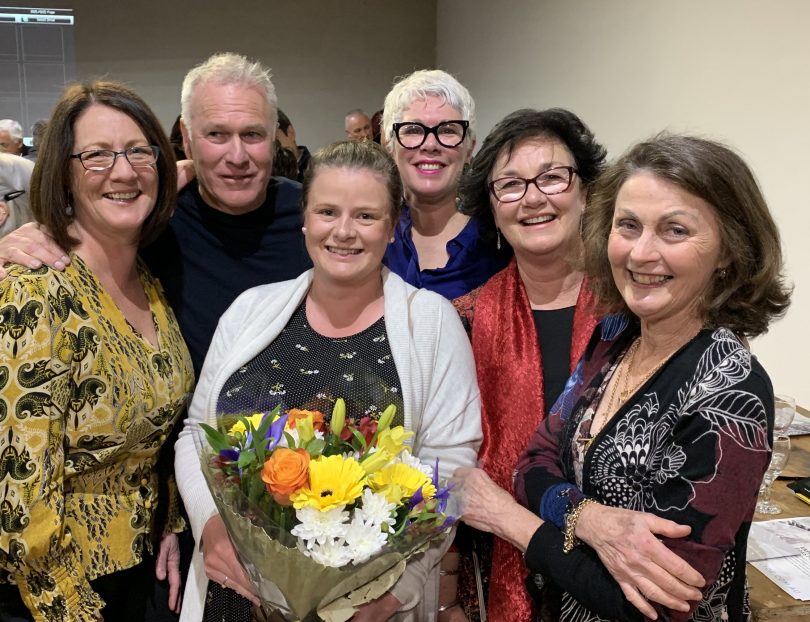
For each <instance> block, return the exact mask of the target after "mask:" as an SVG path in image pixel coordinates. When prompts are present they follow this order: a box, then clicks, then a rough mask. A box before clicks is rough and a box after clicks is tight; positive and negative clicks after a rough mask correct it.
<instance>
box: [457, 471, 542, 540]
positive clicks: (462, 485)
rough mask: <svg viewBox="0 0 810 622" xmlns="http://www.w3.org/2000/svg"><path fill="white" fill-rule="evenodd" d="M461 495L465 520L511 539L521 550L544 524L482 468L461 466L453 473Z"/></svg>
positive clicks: (471, 524)
mask: <svg viewBox="0 0 810 622" xmlns="http://www.w3.org/2000/svg"><path fill="white" fill-rule="evenodd" d="M452 482H453V484H454V485H455V487H456V490H457V491H460V493H461V520H463V521H464V522H465V523H467V524H468V525H469V526H470V527H474V528H475V529H479V530H481V531H488V532H490V533H493V534H495V535H496V536H498V537H499V538H502V539H504V540H508V541H509V542H511V543H512V544H513V545H514V546H516V547H517V548H519V549H520V550H521V551H525V550H526V547H527V546H529V541H530V540H531V539H532V535H534V532H535V531H537V528H538V527H540V525H542V524H543V521H542V520H541V519H540V518H539V517H538V516H535V515H534V514H532V513H531V512H530V511H529V510H527V509H526V508H524V507H523V506H522V505H520V504H519V503H518V502H517V501H515V498H514V497H513V496H512V495H511V494H509V493H508V492H507V491H505V490H504V489H503V488H501V487H500V486H498V484H496V483H495V482H493V481H492V479H491V478H490V477H489V475H487V474H486V473H485V472H484V471H483V470H481V469H471V468H468V467H461V468H458V469H456V471H455V473H453V479H452Z"/></svg>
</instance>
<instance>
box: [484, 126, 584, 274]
mask: <svg viewBox="0 0 810 622" xmlns="http://www.w3.org/2000/svg"><path fill="white" fill-rule="evenodd" d="M558 166H572V167H574V168H576V162H575V161H574V157H573V156H572V155H571V153H570V152H569V151H568V149H567V148H566V147H565V145H563V144H562V142H560V141H559V140H557V139H556V138H541V137H538V138H530V139H527V140H525V141H523V142H521V143H519V144H518V145H517V146H516V148H515V149H514V150H513V151H512V154H511V155H507V154H506V153H505V152H504V153H501V155H499V156H498V159H497V160H495V165H494V166H493V168H492V172H491V174H490V180H495V179H500V178H501V177H523V178H525V179H532V178H534V177H536V176H537V175H539V174H540V173H542V172H544V171H547V170H549V169H552V168H554V167H558ZM490 205H491V206H492V211H493V214H494V217H495V224H496V225H497V226H498V228H499V229H500V230H501V233H502V234H503V236H504V237H505V238H506V240H507V241H508V242H509V244H510V245H511V246H512V248H513V249H514V251H515V254H516V255H517V256H518V257H519V258H520V257H521V256H522V255H523V256H527V257H528V256H545V257H548V256H550V255H552V256H555V257H557V256H559V257H565V256H566V254H567V253H569V252H570V251H571V249H572V248H573V247H574V246H576V244H578V242H579V220H580V217H581V215H582V210H583V209H584V207H585V192H584V191H583V190H582V182H581V180H580V179H579V176H578V175H576V174H574V178H573V180H572V181H571V185H570V186H569V187H568V190H566V191H565V192H562V193H560V194H554V195H551V196H546V195H545V194H543V193H542V192H540V190H538V189H537V186H536V185H535V184H531V183H530V184H529V186H528V188H527V189H526V194H525V195H524V196H523V198H522V199H520V200H518V201H513V202H510V203H503V202H500V201H498V199H496V198H495V197H494V196H492V195H491V194H490Z"/></svg>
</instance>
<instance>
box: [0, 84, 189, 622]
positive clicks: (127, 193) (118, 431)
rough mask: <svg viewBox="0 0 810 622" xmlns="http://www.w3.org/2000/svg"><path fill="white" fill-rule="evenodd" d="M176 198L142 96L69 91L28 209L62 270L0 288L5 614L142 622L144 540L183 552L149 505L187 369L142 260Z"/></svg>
mask: <svg viewBox="0 0 810 622" xmlns="http://www.w3.org/2000/svg"><path fill="white" fill-rule="evenodd" d="M175 193H176V170H175V164H174V158H173V156H172V150H171V148H170V146H169V145H168V143H167V141H166V138H165V136H164V134H163V131H162V129H161V127H160V124H159V122H158V121H157V119H156V118H155V116H154V114H153V113H152V111H151V110H150V109H149V107H148V106H147V105H146V104H145V103H144V102H143V100H141V99H140V97H138V96H137V95H136V94H135V93H133V92H132V91H130V90H129V89H127V88H126V87H124V86H122V85H120V84H117V83H111V82H93V83H89V84H84V85H75V86H72V87H69V88H68V89H67V90H66V91H65V93H64V94H63V96H62V98H61V99H60V101H59V102H58V103H57V105H56V108H55V110H54V113H53V117H52V120H51V123H50V126H49V129H48V132H47V135H46V137H45V139H44V142H43V144H42V148H41V149H40V156H39V159H38V161H37V164H36V168H35V170H34V174H33V178H32V187H31V204H32V208H33V212H34V215H35V217H36V219H37V221H38V222H39V223H42V224H43V225H46V226H47V227H48V229H49V230H50V233H51V235H52V236H53V237H54V239H56V241H57V242H58V243H59V244H60V245H61V246H62V248H69V249H71V257H70V259H71V261H70V264H69V265H68V266H67V268H66V269H65V270H64V272H57V271H54V270H51V269H49V268H47V267H44V266H43V267H41V268H38V269H30V268H24V267H21V266H14V267H12V268H11V270H10V271H9V276H8V277H7V278H6V279H5V280H4V281H3V282H2V283H0V620H31V619H33V620H43V621H55V620H59V621H60V622H64V621H68V620H78V621H82V622H84V621H87V622H97V620H99V619H102V618H103V619H106V620H108V621H110V620H115V621H118V620H143V619H144V608H145V605H146V601H147V598H148V597H149V596H151V594H152V589H153V584H154V577H155V568H154V557H153V551H154V552H155V553H157V548H155V549H153V542H154V543H155V545H156V547H159V549H160V552H161V553H165V552H167V551H169V550H171V549H172V547H173V546H174V547H176V540H174V539H175V538H176V536H174V535H173V534H172V532H173V531H179V529H180V528H181V527H182V520H181V519H179V517H178V516H177V514H176V512H172V510H171V508H172V503H168V504H164V503H162V504H161V507H160V508H158V488H159V481H158V475H157V470H156V462H157V459H158V455H159V452H160V449H161V446H162V444H163V443H164V441H165V440H166V438H167V436H168V434H169V432H170V430H171V428H172V426H173V424H174V423H175V421H176V420H177V418H178V416H179V415H180V413H181V412H182V411H183V409H184V408H185V406H186V403H187V400H188V397H189V394H190V391H191V388H192V384H193V372H192V370H191V361H190V359H189V355H188V351H187V350H186V346H185V344H184V342H183V339H182V337H181V336H180V331H179V328H178V326H177V321H176V320H175V317H174V315H173V313H172V311H171V309H170V308H169V307H168V304H167V303H166V300H165V297H164V295H163V291H162V289H161V287H160V284H159V282H158V281H157V280H156V279H155V278H154V277H152V276H151V275H150V274H149V272H148V270H147V269H146V268H145V266H144V265H143V264H142V263H141V262H140V261H139V260H138V259H137V251H138V247H139V246H140V245H142V244H144V243H146V242H149V241H150V240H151V239H153V238H154V237H155V235H156V234H157V233H158V232H159V231H160V230H161V229H162V228H163V226H164V225H165V224H166V222H167V220H168V218H169V217H170V215H171V211H172V209H173V207H174V202H175ZM169 488H172V486H169ZM172 497H174V498H175V499H176V493H172V494H169V495H168V498H169V499H171V498H172ZM162 499H163V496H161V500H162ZM157 514H162V515H164V516H166V515H168V516H166V518H165V520H162V521H161V522H163V523H165V525H161V526H160V527H158V526H157V525H156V522H157V521H156V515H157ZM158 557H159V558H161V556H158ZM163 559H165V555H164V557H163ZM159 574H162V572H161V573H159ZM175 581H176V583H177V584H179V577H175Z"/></svg>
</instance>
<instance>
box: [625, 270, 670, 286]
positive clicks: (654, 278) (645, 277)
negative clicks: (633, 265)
mask: <svg viewBox="0 0 810 622" xmlns="http://www.w3.org/2000/svg"><path fill="white" fill-rule="evenodd" d="M631 274H632V275H633V280H634V281H635V282H636V283H641V284H642V285H657V284H658V283H663V282H664V281H667V280H669V278H670V277H668V276H666V275H657V274H638V273H637V272H631Z"/></svg>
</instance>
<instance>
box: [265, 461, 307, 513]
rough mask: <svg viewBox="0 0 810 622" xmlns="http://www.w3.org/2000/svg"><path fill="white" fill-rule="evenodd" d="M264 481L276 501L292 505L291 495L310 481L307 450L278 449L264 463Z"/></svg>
mask: <svg viewBox="0 0 810 622" xmlns="http://www.w3.org/2000/svg"><path fill="white" fill-rule="evenodd" d="M262 481H263V482H264V485H265V487H266V488H267V492H269V493H270V494H272V495H273V499H275V500H276V503H280V504H281V505H290V495H291V494H292V493H294V492H295V491H296V490H298V489H299V488H301V487H303V486H306V485H307V484H308V483H309V454H308V453H307V450H306V449H296V450H294V451H293V450H292V449H287V448H286V447H279V448H278V449H276V450H275V451H274V452H273V455H272V456H270V458H268V459H267V460H266V461H265V463H264V468H262Z"/></svg>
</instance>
